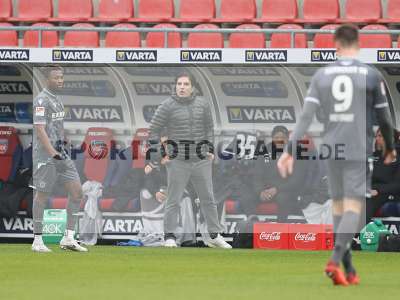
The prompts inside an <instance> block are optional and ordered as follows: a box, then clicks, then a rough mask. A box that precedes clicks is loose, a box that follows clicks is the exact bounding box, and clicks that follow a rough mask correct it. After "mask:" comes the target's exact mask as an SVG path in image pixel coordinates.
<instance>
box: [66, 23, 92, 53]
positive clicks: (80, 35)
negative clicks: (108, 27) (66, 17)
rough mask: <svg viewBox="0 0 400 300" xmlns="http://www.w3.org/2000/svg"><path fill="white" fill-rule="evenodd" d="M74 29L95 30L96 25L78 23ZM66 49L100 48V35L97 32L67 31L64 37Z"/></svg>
mask: <svg viewBox="0 0 400 300" xmlns="http://www.w3.org/2000/svg"><path fill="white" fill-rule="evenodd" d="M72 27H84V28H93V27H94V25H92V24H87V23H78V24H74V25H72ZM64 46H65V47H93V48H96V47H99V33H98V32H95V31H67V32H66V33H65V35H64Z"/></svg>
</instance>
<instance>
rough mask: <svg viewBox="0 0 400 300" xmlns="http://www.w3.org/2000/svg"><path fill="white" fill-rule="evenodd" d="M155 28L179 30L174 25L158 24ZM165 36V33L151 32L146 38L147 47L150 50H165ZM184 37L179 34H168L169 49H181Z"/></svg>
mask: <svg viewBox="0 0 400 300" xmlns="http://www.w3.org/2000/svg"><path fill="white" fill-rule="evenodd" d="M154 28H177V27H176V25H174V24H158V25H156V26H154ZM164 39H165V34H164V33H163V32H149V33H148V34H147V36H146V47H149V48H164V47H165V45H164V44H165V41H164ZM181 47H182V37H181V34H180V33H179V32H171V33H168V45H167V48H181Z"/></svg>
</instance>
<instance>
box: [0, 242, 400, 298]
mask: <svg viewBox="0 0 400 300" xmlns="http://www.w3.org/2000/svg"><path fill="white" fill-rule="evenodd" d="M52 249H53V250H54V252H53V253H50V254H39V253H32V252H31V251H30V246H29V245H5V244H0V299H7V300H14V299H29V300H31V299H40V300H42V299H43V300H47V299H52V300H57V299H69V300H71V299H77V300H80V299H82V300H86V299H96V300H97V299H110V300H111V299H112V300H117V299H129V300H135V299H185V300H190V299H266V300H268V299H294V300H299V299H321V300H324V299H335V300H339V299H351V300H356V299H363V300H365V299H383V298H384V299H397V297H398V295H399V272H400V257H399V254H392V253H360V252H357V253H356V254H355V255H354V260H355V264H356V266H357V267H358V271H359V273H360V275H361V280H362V283H361V285H360V286H352V287H334V286H332V285H331V283H330V281H329V280H328V279H327V278H326V277H325V276H323V272H322V270H323V267H324V265H325V263H326V261H327V259H328V257H329V252H294V251H260V250H258V251H256V250H231V251H229V250H228V251H226V250H214V249H203V248H202V249H184V248H182V249H163V248H157V249H151V248H133V247H108V246H96V247H91V248H90V252H89V253H72V252H64V251H62V250H59V249H57V247H55V246H53V247H52Z"/></svg>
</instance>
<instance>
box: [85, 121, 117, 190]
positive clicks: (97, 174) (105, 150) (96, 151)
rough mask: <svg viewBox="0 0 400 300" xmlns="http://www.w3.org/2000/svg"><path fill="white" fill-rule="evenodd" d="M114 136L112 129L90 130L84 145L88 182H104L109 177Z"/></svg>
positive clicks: (92, 128)
mask: <svg viewBox="0 0 400 300" xmlns="http://www.w3.org/2000/svg"><path fill="white" fill-rule="evenodd" d="M112 139H113V134H112V131H111V129H109V128H102V127H91V128H89V129H88V131H87V133H86V136H85V140H84V145H85V152H84V157H85V161H84V166H83V172H84V174H85V176H86V178H87V179H88V180H96V181H98V182H101V183H102V182H103V181H104V179H105V177H106V175H107V168H108V165H109V162H110V152H111V141H112Z"/></svg>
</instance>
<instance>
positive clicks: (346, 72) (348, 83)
mask: <svg viewBox="0 0 400 300" xmlns="http://www.w3.org/2000/svg"><path fill="white" fill-rule="evenodd" d="M334 39H335V45H336V50H337V55H338V57H339V59H338V61H337V62H335V63H333V64H331V65H329V66H327V67H324V68H321V69H320V70H318V71H317V73H316V74H315V75H314V77H313V79H312V82H311V86H310V88H309V91H308V94H307V97H306V98H305V99H304V108H303V113H302V115H301V118H300V120H299V122H298V124H297V126H296V128H295V130H294V132H293V134H292V136H291V137H290V141H289V146H288V147H287V149H286V152H285V153H284V154H282V156H281V157H280V159H279V161H278V168H279V171H280V173H281V175H282V176H283V177H286V176H287V175H288V174H291V173H292V170H293V153H292V151H293V149H295V148H294V147H293V146H294V145H293V144H294V143H296V142H297V141H299V140H301V138H302V136H303V135H304V134H305V132H306V131H307V129H308V127H309V125H310V124H311V122H312V120H313V117H314V115H315V114H317V115H319V117H320V119H323V122H324V127H325V133H324V136H323V145H324V148H329V149H330V151H331V156H330V157H328V156H326V153H325V154H324V158H326V162H327V167H328V178H329V188H330V194H331V197H332V199H333V223H334V224H333V227H334V232H335V235H336V237H335V247H334V251H333V254H332V256H331V258H330V260H329V261H328V264H327V265H326V268H325V273H326V274H327V275H328V276H329V277H330V278H331V280H332V281H333V283H334V284H335V285H343V286H346V285H349V284H358V283H359V281H360V279H359V276H358V275H357V274H356V270H355V268H354V266H353V264H352V260H351V252H350V250H351V249H350V244H351V241H352V239H353V236H354V234H355V233H356V232H359V230H360V227H361V226H362V223H363V222H362V221H361V215H362V210H363V209H364V207H365V206H364V205H365V197H366V194H367V192H369V190H370V187H369V183H370V182H369V181H370V171H369V168H367V158H368V157H370V156H371V154H372V144H373V125H374V122H373V120H374V115H375V116H376V119H377V121H378V123H379V126H380V128H381V131H382V135H383V136H384V139H385V142H386V153H384V156H385V163H386V164H389V163H391V162H393V161H394V160H395V159H396V151H395V150H394V145H393V144H394V141H393V128H392V125H391V122H390V112H389V105H388V102H387V98H386V90H385V84H384V82H383V79H382V76H381V74H380V73H379V72H378V71H377V70H376V69H375V68H373V67H370V66H368V65H365V64H363V63H361V62H360V61H358V60H357V59H356V58H357V55H358V53H359V43H358V29H357V28H356V27H354V26H352V25H342V26H340V27H339V28H338V29H337V30H336V32H335V37H334ZM341 263H343V266H344V269H345V273H346V274H344V273H343V272H342V270H341V269H340V264H341Z"/></svg>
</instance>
